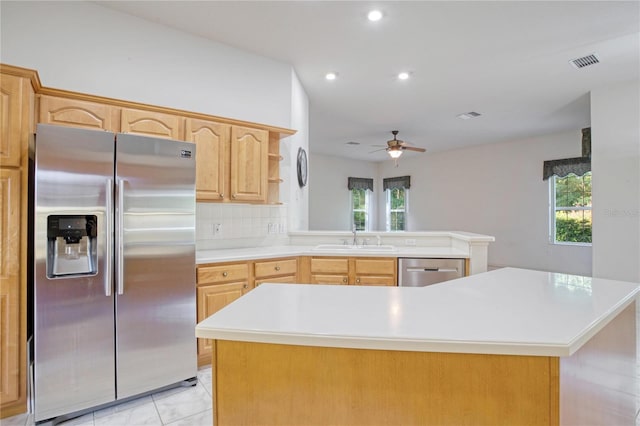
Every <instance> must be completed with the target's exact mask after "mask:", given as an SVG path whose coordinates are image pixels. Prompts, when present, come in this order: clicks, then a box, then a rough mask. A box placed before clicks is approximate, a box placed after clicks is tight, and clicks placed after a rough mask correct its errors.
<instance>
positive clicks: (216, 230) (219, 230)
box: [213, 223, 222, 234]
mask: <svg viewBox="0 0 640 426" xmlns="http://www.w3.org/2000/svg"><path fill="white" fill-rule="evenodd" d="M213 232H214V233H215V234H222V224H221V223H216V224H215V225H213Z"/></svg>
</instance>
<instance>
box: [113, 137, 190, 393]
mask: <svg viewBox="0 0 640 426" xmlns="http://www.w3.org/2000/svg"><path fill="white" fill-rule="evenodd" d="M116 158H117V160H116V187H117V190H116V223H117V226H116V228H117V229H118V231H117V232H116V240H117V241H116V255H115V258H116V273H115V275H116V293H117V296H116V372H117V373H116V374H117V376H116V377H117V398H118V399H122V398H126V397H129V396H132V395H135V394H138V393H142V392H146V391H149V390H153V389H156V388H158V387H162V386H167V385H170V384H173V383H176V382H179V381H182V380H185V379H188V378H191V377H194V376H196V374H197V360H196V339H195V331H194V329H195V325H196V291H195V145H194V144H191V143H187V142H177V141H170V140H164V139H153V138H148V137H141V136H135V135H129V134H118V135H117V136H116ZM118 226H119V228H118Z"/></svg>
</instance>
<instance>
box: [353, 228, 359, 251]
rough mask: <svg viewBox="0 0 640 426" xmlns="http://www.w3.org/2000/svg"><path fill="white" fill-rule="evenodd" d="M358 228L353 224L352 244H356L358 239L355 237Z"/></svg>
mask: <svg viewBox="0 0 640 426" xmlns="http://www.w3.org/2000/svg"><path fill="white" fill-rule="evenodd" d="M357 231H358V228H357V227H356V224H355V223H354V224H353V245H354V246H357V245H358V240H357V239H356V236H357V235H358V234H357Z"/></svg>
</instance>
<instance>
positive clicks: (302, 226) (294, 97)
mask: <svg viewBox="0 0 640 426" xmlns="http://www.w3.org/2000/svg"><path fill="white" fill-rule="evenodd" d="M291 75H292V76H291V126H290V127H291V128H292V129H296V130H297V132H296V134H295V135H293V136H289V137H288V138H286V139H284V140H283V142H282V143H281V148H283V152H284V153H285V154H284V155H283V157H284V158H283V160H282V161H281V163H280V174H281V176H282V178H283V179H284V182H283V183H282V185H281V187H280V193H281V194H282V195H281V200H282V202H284V203H286V204H287V205H288V206H289V229H291V230H295V231H306V230H308V229H309V184H307V186H305V187H302V188H301V187H300V186H299V184H298V169H297V158H298V149H300V148H302V149H304V150H305V151H306V153H307V162H311V159H310V158H309V98H308V97H307V93H306V92H305V90H304V87H302V84H301V83H300V80H299V79H298V76H297V75H296V73H295V71H293V70H292V71H291ZM285 146H286V147H287V149H284V148H285ZM308 175H310V173H308ZM311 179H312V178H311V177H308V179H307V182H309V180H311Z"/></svg>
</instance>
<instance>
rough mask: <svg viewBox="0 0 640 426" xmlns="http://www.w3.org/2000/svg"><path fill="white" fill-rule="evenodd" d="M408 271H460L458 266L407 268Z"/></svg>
mask: <svg viewBox="0 0 640 426" xmlns="http://www.w3.org/2000/svg"><path fill="white" fill-rule="evenodd" d="M406 271H407V272H458V268H438V267H435V268H407V269H406Z"/></svg>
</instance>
